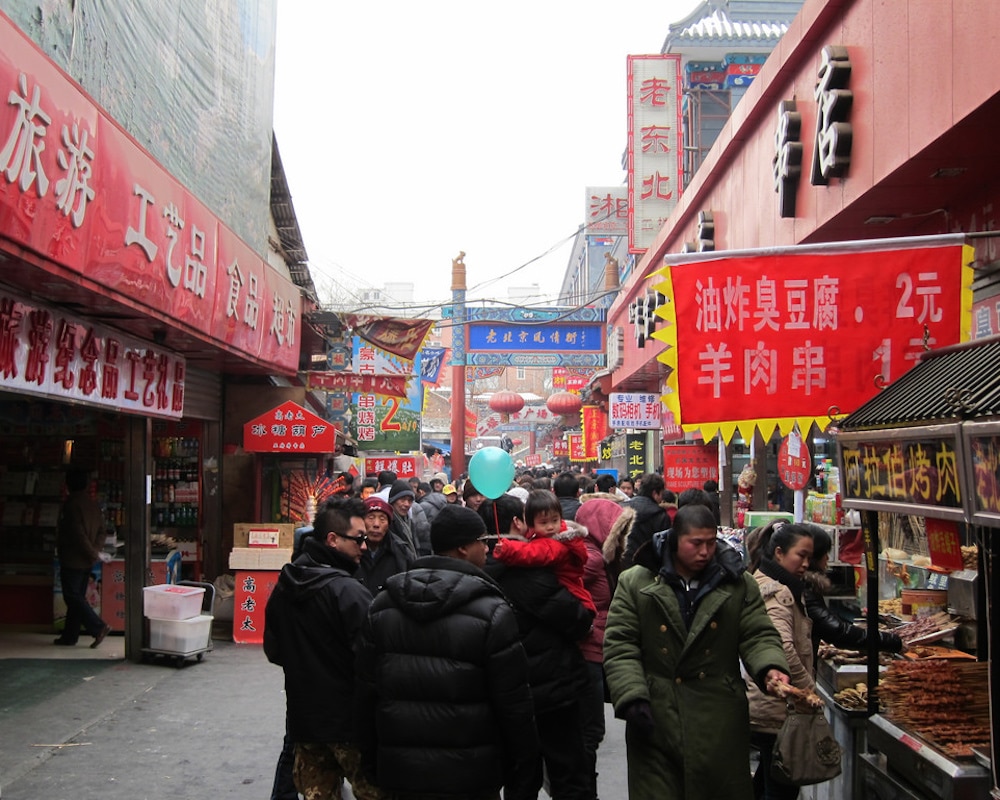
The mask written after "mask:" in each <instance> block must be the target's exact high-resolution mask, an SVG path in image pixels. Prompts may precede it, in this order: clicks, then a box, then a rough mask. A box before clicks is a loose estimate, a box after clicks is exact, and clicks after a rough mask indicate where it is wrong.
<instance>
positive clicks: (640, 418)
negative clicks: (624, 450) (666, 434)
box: [608, 392, 663, 430]
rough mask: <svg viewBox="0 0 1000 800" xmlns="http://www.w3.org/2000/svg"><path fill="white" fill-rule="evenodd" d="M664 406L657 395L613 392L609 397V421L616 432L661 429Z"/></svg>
mask: <svg viewBox="0 0 1000 800" xmlns="http://www.w3.org/2000/svg"><path fill="white" fill-rule="evenodd" d="M662 415H663V406H662V405H661V404H660V398H659V396H658V395H655V394H642V393H628V392H612V393H611V394H609V395H608V421H609V424H610V425H611V427H612V428H614V429H615V430H624V429H626V428H642V429H644V430H655V429H656V428H659V427H660V423H661V420H662Z"/></svg>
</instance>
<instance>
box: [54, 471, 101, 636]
mask: <svg viewBox="0 0 1000 800" xmlns="http://www.w3.org/2000/svg"><path fill="white" fill-rule="evenodd" d="M88 484H89V479H88V475H87V473H86V472H85V471H84V470H79V469H72V470H69V471H68V472H67V473H66V489H67V490H68V491H69V495H68V496H67V498H66V502H65V503H63V506H62V508H61V509H60V511H59V519H58V522H57V528H56V552H57V554H58V556H59V582H60V583H61V584H62V594H63V600H64V601H65V603H66V624H65V625H64V626H63V632H62V635H61V636H59V637H58V638H57V639H56V640H55V642H54V644H57V645H64V646H68V647H73V646H75V645H76V643H77V641H78V640H79V639H80V628H81V626H82V627H83V630H85V631H86V632H87V635H89V636H93V637H94V641H93V642H91V645H90V646H91V647H98V646H99V645H100V644H101V642H103V641H104V639H105V637H106V636H107V635H108V634H109V633H110V632H111V626H110V625H108V624H107V623H106V622H105V621H104V620H103V619H101V618H100V617H99V616H98V615H97V612H96V611H94V609H93V608H92V607H91V605H90V603H89V602H88V601H87V585H88V584H89V582H90V571H91V570H92V569H93V568H94V564H96V563H97V562H98V561H110V560H111V555H110V554H109V553H106V552H104V550H103V547H104V539H105V537H106V535H107V534H106V532H105V529H104V515H103V514H102V513H101V508H100V506H98V505H97V501H96V500H95V499H94V498H93V497H91V496H90V494H89V492H88V491H87V488H88Z"/></svg>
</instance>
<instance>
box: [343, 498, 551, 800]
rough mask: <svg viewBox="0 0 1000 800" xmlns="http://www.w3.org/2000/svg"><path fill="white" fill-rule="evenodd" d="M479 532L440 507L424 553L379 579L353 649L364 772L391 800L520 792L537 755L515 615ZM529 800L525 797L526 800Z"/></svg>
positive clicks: (474, 518) (476, 799) (463, 515)
mask: <svg viewBox="0 0 1000 800" xmlns="http://www.w3.org/2000/svg"><path fill="white" fill-rule="evenodd" d="M486 539H487V537H486V526H485V525H484V524H483V522H482V520H481V519H480V518H479V516H478V515H477V514H476V513H475V512H474V511H472V510H471V509H468V508H462V507H461V506H447V507H446V508H444V509H442V510H441V511H440V512H439V513H438V515H437V517H435V519H434V522H433V523H432V524H431V544H432V547H433V549H434V555H431V556H425V557H423V558H418V559H417V560H416V561H415V562H414V563H413V565H412V566H411V567H410V569H409V570H408V571H407V572H404V573H402V574H399V575H394V576H393V577H391V578H389V579H388V580H387V581H386V584H385V589H384V590H383V591H381V592H380V593H379V594H378V597H376V598H375V601H374V602H373V603H372V607H371V611H370V613H369V615H368V619H367V621H366V623H365V627H364V632H363V634H362V638H361V645H360V647H359V650H358V675H359V678H360V682H359V714H358V719H359V726H360V731H361V743H362V750H363V753H364V756H365V763H366V767H367V768H368V769H369V770H373V771H374V773H375V774H376V775H377V780H378V784H379V786H380V787H382V788H383V789H385V790H386V791H388V792H390V793H391V796H392V798H393V800H405V799H406V798H420V800H426V799H427V798H434V800H438V798H455V800H458V798H462V800H480V799H482V800H486V799H487V798H490V800H493V798H497V797H498V796H499V791H500V787H501V785H503V786H505V787H506V788H505V790H504V794H505V797H507V798H508V800H510V799H511V798H517V797H524V796H526V795H525V794H523V792H521V791H520V790H519V789H518V788H517V786H516V785H515V784H514V782H515V781H518V780H520V781H521V782H523V781H524V779H525V775H526V773H527V772H528V770H527V769H526V765H527V764H528V763H531V762H532V761H533V759H534V758H535V757H536V755H537V753H538V737H537V734H536V732H535V724H534V719H533V714H532V703H531V694H530V691H529V689H528V666H527V662H526V660H525V656H524V649H523V648H522V646H521V642H520V641H519V639H518V630H517V621H516V619H515V618H514V612H513V610H512V609H511V607H510V606H509V605H508V604H507V601H506V599H505V598H504V596H503V592H501V591H500V587H499V586H497V584H496V583H494V582H493V581H492V580H491V579H490V578H489V577H488V576H487V575H486V573H485V572H483V570H482V567H483V565H484V564H485V563H486V552H487V542H486ZM531 796H532V797H534V795H531Z"/></svg>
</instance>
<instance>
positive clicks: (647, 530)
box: [622, 472, 670, 569]
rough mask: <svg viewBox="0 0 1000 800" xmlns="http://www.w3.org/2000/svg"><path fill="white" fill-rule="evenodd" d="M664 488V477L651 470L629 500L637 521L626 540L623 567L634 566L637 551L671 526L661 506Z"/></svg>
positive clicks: (643, 477)
mask: <svg viewBox="0 0 1000 800" xmlns="http://www.w3.org/2000/svg"><path fill="white" fill-rule="evenodd" d="M663 489H664V484H663V478H662V477H660V476H659V475H657V474H656V473H655V472H650V473H648V474H646V475H643V476H642V481H641V483H640V484H639V494H638V495H636V496H635V497H633V498H632V499H631V500H628V501H627V503H628V505H629V506H630V507H631V508H632V510H633V511H635V523H634V524H633V525H632V532H631V533H630V534H629V537H628V540H627V541H626V542H625V555H624V556H623V557H622V567H623V568H625V569H627V568H628V567H631V566H632V563H633V561H634V560H635V554H636V551H637V550H638V549H639V548H640V547H642V546H643V545H644V544H646V543H647V542H648V541H650V540H651V539H652V538H653V534H654V533H657V532H659V531H665V530H667V529H668V528H669V527H670V519H669V518H668V517H667V512H666V511H665V510H664V509H663V508H661V507H660V502H661V501H662V500H663Z"/></svg>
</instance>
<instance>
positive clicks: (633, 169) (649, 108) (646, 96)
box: [628, 54, 683, 253]
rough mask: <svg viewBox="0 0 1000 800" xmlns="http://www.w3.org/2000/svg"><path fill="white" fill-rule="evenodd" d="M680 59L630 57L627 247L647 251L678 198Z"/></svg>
mask: <svg viewBox="0 0 1000 800" xmlns="http://www.w3.org/2000/svg"><path fill="white" fill-rule="evenodd" d="M680 99H681V57H680V55H677V54H672V55H656V56H629V57H628V250H629V252H630V253H644V252H646V250H648V249H649V247H650V245H652V243H653V240H654V239H655V238H656V234H657V233H659V231H660V228H662V227H663V224H664V223H665V222H666V221H667V218H668V217H669V216H670V213H671V212H672V211H673V210H674V206H676V205H677V201H678V199H679V198H680V190H681V186H680V175H681V164H682V158H683V150H682V149H681V103H680Z"/></svg>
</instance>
